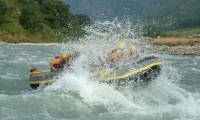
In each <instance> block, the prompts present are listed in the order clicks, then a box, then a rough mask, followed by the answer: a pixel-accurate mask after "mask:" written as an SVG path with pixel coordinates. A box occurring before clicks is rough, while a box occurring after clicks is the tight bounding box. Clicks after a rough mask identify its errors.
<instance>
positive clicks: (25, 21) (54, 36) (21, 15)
mask: <svg viewBox="0 0 200 120" xmlns="http://www.w3.org/2000/svg"><path fill="white" fill-rule="evenodd" d="M69 9H70V6H69V5H66V4H64V3H63V2H62V1H58V0H1V1H0V16H1V17H0V40H2V41H5V42H14V43H18V42H62V38H70V37H80V36H82V35H83V34H84V30H83V27H84V26H86V25H89V24H90V18H89V17H87V16H85V15H74V14H72V13H70V11H69Z"/></svg>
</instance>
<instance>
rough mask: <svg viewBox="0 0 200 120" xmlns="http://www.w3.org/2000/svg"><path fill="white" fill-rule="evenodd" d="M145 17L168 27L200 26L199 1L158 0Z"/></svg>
mask: <svg viewBox="0 0 200 120" xmlns="http://www.w3.org/2000/svg"><path fill="white" fill-rule="evenodd" d="M146 18H147V19H149V20H153V21H154V22H155V23H156V22H159V24H163V25H164V26H165V27H166V28H170V29H176V28H184V27H195V26H200V1H199V0H160V2H158V4H157V5H156V6H155V7H153V9H152V10H151V11H150V12H149V13H148V14H147V15H146Z"/></svg>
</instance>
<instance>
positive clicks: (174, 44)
mask: <svg viewBox="0 0 200 120" xmlns="http://www.w3.org/2000/svg"><path fill="white" fill-rule="evenodd" d="M143 40H144V42H145V44H146V45H148V46H149V48H148V50H149V51H150V52H152V53H157V54H168V55H196V56H200V39H198V40H197V39H195V40H194V39H188V38H162V39H151V41H150V40H149V39H145V38H144V39H143Z"/></svg>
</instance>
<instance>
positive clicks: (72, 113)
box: [0, 28, 200, 120]
mask: <svg viewBox="0 0 200 120" xmlns="http://www.w3.org/2000/svg"><path fill="white" fill-rule="evenodd" d="M126 29H127V28H126ZM93 35H94V34H93ZM95 35H96V34H95ZM109 35H110V34H109ZM111 37H112V36H111ZM90 38H94V37H92V36H91V35H90V36H89V37H87V38H84V39H87V40H88V39H90ZM98 39H100V38H98ZM115 39H116V38H115ZM120 39H121V38H120ZM94 43H97V44H99V43H98V41H96V42H94ZM87 44H88V45H91V44H92V42H91V41H90V42H89V43H87ZM106 45H107V44H106ZM106 45H105V46H106ZM68 46H70V45H69V44H60V45H51V46H45V45H12V44H6V45H5V44H1V45H0V53H1V54H0V119H1V120H73V119H76V120H77V119H78V120H122V119H123V120H161V119H162V120H188V119H190V120H199V119H200V88H199V86H200V74H199V73H200V57H199V56H173V55H158V54H155V55H156V56H157V57H158V58H160V59H161V60H162V61H164V62H165V64H164V65H163V66H162V72H161V74H160V75H159V77H158V78H157V79H155V80H152V81H151V82H150V83H149V84H148V85H146V86H139V85H135V86H134V87H133V86H125V87H119V88H118V87H116V86H112V85H108V84H99V83H98V82H97V81H93V80H91V79H90V78H89V74H88V72H87V71H85V70H84V69H82V68H80V66H81V65H80V64H84V63H83V62H87V61H84V60H83V59H85V58H86V57H87V55H88V53H87V52H86V51H82V52H81V54H83V55H82V57H81V58H80V59H79V60H78V61H76V65H75V64H74V68H75V69H77V71H76V72H74V73H72V72H70V73H69V72H64V73H63V74H62V75H60V76H59V78H58V80H57V81H56V82H55V83H53V84H52V85H50V86H47V87H45V88H39V89H37V90H33V89H32V88H31V87H30V86H29V69H30V68H31V65H33V66H34V67H36V68H37V69H40V70H41V69H49V61H50V60H51V59H52V58H54V56H56V55H59V54H60V53H61V52H62V51H63V50H65V48H66V47H68ZM71 46H73V45H72V44H71ZM94 47H95V48H96V49H97V50H98V51H99V49H100V48H99V49H98V47H96V46H95V45H94V44H92V45H91V46H88V48H87V49H90V50H93V49H94ZM85 56H86V57H85Z"/></svg>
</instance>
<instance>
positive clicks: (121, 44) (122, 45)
mask: <svg viewBox="0 0 200 120" xmlns="http://www.w3.org/2000/svg"><path fill="white" fill-rule="evenodd" d="M119 48H120V49H121V50H123V49H125V44H124V43H123V42H121V43H120V44H119Z"/></svg>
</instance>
